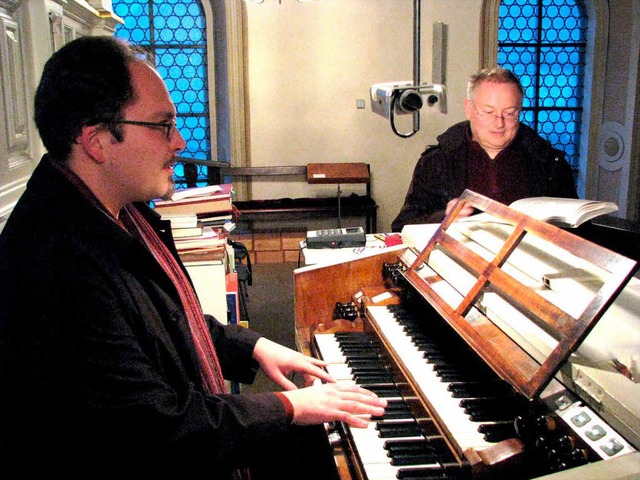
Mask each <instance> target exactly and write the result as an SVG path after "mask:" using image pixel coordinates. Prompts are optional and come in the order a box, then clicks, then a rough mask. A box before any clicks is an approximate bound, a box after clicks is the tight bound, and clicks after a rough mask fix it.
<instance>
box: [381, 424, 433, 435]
mask: <svg viewBox="0 0 640 480" xmlns="http://www.w3.org/2000/svg"><path fill="white" fill-rule="evenodd" d="M376 430H378V436H379V437H380V438H391V437H414V436H419V435H420V434H421V433H422V431H421V430H420V426H419V425H418V424H417V423H416V422H386V423H378V424H377V425H376Z"/></svg>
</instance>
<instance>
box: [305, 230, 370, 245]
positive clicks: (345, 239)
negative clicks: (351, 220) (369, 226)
mask: <svg viewBox="0 0 640 480" xmlns="http://www.w3.org/2000/svg"><path fill="white" fill-rule="evenodd" d="M366 243H367V237H366V235H365V233H364V229H363V228H362V227H347V228H329V229H324V230H311V231H308V232H307V248H354V247H364V246H365V244H366Z"/></svg>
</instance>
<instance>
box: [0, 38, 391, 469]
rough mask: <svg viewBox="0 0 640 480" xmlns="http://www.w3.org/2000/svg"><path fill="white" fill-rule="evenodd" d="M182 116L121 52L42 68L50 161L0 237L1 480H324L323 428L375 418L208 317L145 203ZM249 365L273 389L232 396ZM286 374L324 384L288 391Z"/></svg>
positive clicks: (363, 396) (249, 334) (169, 162)
mask: <svg viewBox="0 0 640 480" xmlns="http://www.w3.org/2000/svg"><path fill="white" fill-rule="evenodd" d="M175 117H176V110H175V106H174V104H173V102H172V101H171V98H170V96H169V93H168V91H167V89H166V87H165V85H164V83H163V82H162V79H161V78H160V76H159V75H158V74H157V72H156V71H155V69H154V68H153V65H152V64H150V63H149V62H148V60H146V59H145V58H144V56H143V53H142V52H141V51H139V50H137V49H135V48H133V47H130V46H129V45H127V44H125V43H124V42H120V41H118V40H116V39H114V38H111V37H84V38H80V39H78V40H75V41H73V42H71V43H69V44H67V45H66V46H64V47H62V48H61V49H60V50H59V51H58V52H56V53H55V54H54V55H53V56H52V57H51V58H50V59H49V61H48V62H47V63H46V65H45V67H44V71H43V74H42V79H41V81H40V84H39V86H38V89H37V92H36V96H35V121H36V126H37V127H38V131H39V133H40V136H41V138H42V140H43V143H44V146H45V147H46V149H47V151H48V153H47V155H45V156H44V158H43V159H42V160H41V161H40V163H39V165H38V166H37V168H36V169H35V171H34V172H33V175H32V177H31V179H30V180H29V183H28V185H27V189H26V191H25V193H24V194H23V195H22V197H21V198H20V200H19V201H18V203H17V205H16V206H15V208H14V210H13V212H12V214H11V216H10V218H9V219H8V221H7V223H6V225H5V227H4V229H3V231H2V233H1V235H0V291H1V292H2V301H0V471H2V472H4V473H5V476H7V475H8V477H10V476H11V473H10V472H14V475H15V476H19V477H36V476H38V477H39V476H42V477H46V476H51V475H62V476H64V478H87V477H96V476H97V477H100V478H102V477H105V478H107V477H113V478H120V477H122V478H132V477H137V476H139V475H140V476H141V478H154V477H159V478H170V477H172V476H175V475H176V474H178V477H177V478H190V477H193V476H196V475H204V477H210V478H215V479H238V478H247V477H246V475H247V468H250V469H251V470H250V473H251V478H252V480H261V479H264V478H278V479H294V478H296V479H297V478H309V479H318V480H319V479H322V480H330V479H332V478H334V477H332V473H333V474H335V471H332V470H331V469H327V467H329V466H330V465H331V463H333V457H332V456H331V455H330V454H329V450H328V448H327V449H326V450H322V449H321V448H320V447H328V444H327V437H326V432H325V429H324V424H325V423H326V422H333V421H343V422H346V423H348V424H350V425H351V426H354V427H366V426H367V425H368V424H369V419H370V418H371V416H377V415H382V414H383V413H384V409H385V406H386V401H385V400H383V399H380V398H378V397H377V396H376V395H374V394H373V393H371V392H370V391H368V390H364V389H362V388H359V387H357V386H355V385H343V384H338V383H336V382H334V381H333V379H332V377H330V376H329V375H328V374H327V373H326V371H325V370H324V369H323V367H324V366H325V365H324V363H323V362H321V361H320V360H317V359H314V358H311V357H307V356H305V355H302V354H301V353H299V352H296V351H294V350H291V349H289V348H286V347H284V346H281V345H278V344H276V343H274V342H271V341H269V340H268V339H266V338H264V337H262V336H261V335H259V334H258V333H256V332H253V331H251V330H249V329H247V328H242V327H240V326H237V325H222V324H221V323H220V322H218V321H217V320H216V319H214V318H212V317H211V316H208V315H205V314H203V312H202V310H201V308H200V304H199V302H198V299H197V297H196V295H195V292H194V289H193V287H192V285H191V283H190V280H189V278H188V276H187V272H186V270H185V268H184V266H183V265H182V263H181V262H180V259H179V257H178V255H177V253H176V250H175V246H174V244H173V240H172V238H171V229H170V225H169V223H168V222H167V221H163V220H161V219H160V216H159V215H158V214H157V213H156V212H154V211H153V210H152V209H151V208H149V205H148V203H147V202H148V201H149V200H152V199H154V198H157V197H161V196H165V195H168V194H169V193H171V191H172V190H173V188H174V185H173V166H174V164H175V163H176V158H177V155H178V153H179V152H180V151H181V150H182V149H183V148H184V147H185V142H184V139H183V138H182V136H181V135H180V132H179V131H178V130H176V128H175ZM258 368H262V369H263V370H264V372H265V373H266V375H267V376H268V377H269V378H270V379H271V380H273V382H274V384H275V385H277V386H278V387H279V388H280V389H282V391H278V392H273V393H271V392H265V393H256V394H230V393H228V392H227V389H226V384H225V380H230V381H236V382H242V383H250V382H252V381H253V379H254V377H255V375H256V373H257V370H258ZM294 373H297V374H302V375H304V376H305V377H308V378H309V381H311V380H313V379H314V378H315V379H316V380H321V381H322V382H318V381H316V382H314V384H313V386H306V387H303V386H301V388H298V385H297V383H304V382H302V381H300V382H297V383H296V382H294V381H292V380H293V379H292V378H290V376H291V374H294ZM322 440H324V442H325V444H323V443H322ZM323 452H325V453H323ZM323 455H326V456H327V457H329V458H327V459H326V460H327V462H326V463H322V462H321V461H320V460H321V459H323V458H324V457H323ZM330 462H331V463H330ZM334 470H335V467H334ZM116 475H117V477H116Z"/></svg>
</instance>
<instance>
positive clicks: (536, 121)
mask: <svg viewBox="0 0 640 480" xmlns="http://www.w3.org/2000/svg"><path fill="white" fill-rule="evenodd" d="M587 25H588V17H587V14H586V9H585V6H584V4H583V2H582V1H581V0H502V1H501V2H500V15H499V30H498V59H497V60H498V62H497V63H498V65H500V66H502V67H505V68H508V69H510V70H512V71H513V72H514V73H515V74H516V75H518V77H519V78H520V79H521V81H522V84H523V87H524V89H525V98H524V105H523V114H522V121H523V122H524V123H526V124H527V125H529V126H531V127H532V128H534V129H535V130H536V131H538V133H540V135H541V136H543V137H545V138H547V139H548V140H549V141H550V142H551V144H552V145H554V146H555V147H556V148H558V149H560V150H563V151H564V152H566V154H567V160H568V161H569V163H570V164H571V166H572V167H573V168H574V169H576V170H577V169H578V167H579V165H580V158H579V156H580V134H581V130H582V124H581V118H582V108H583V99H584V76H585V61H586V60H585V55H586V39H587Z"/></svg>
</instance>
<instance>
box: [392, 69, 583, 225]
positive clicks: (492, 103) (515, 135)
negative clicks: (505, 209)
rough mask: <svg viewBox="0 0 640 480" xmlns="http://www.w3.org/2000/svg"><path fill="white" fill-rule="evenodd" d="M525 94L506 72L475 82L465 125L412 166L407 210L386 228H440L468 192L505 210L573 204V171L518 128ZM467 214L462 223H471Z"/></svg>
mask: <svg viewBox="0 0 640 480" xmlns="http://www.w3.org/2000/svg"><path fill="white" fill-rule="evenodd" d="M523 96H524V90H523V88H522V85H521V84H520V80H519V79H518V78H517V77H516V76H515V75H514V74H513V73H512V72H511V71H509V70H507V69H504V68H501V67H496V68H493V69H487V70H482V71H480V72H479V73H477V74H475V75H472V76H471V78H470V79H469V82H468V84H467V97H466V98H465V99H464V109H465V113H466V116H467V121H464V122H461V123H458V124H456V125H453V126H452V127H450V128H449V129H448V130H447V131H445V132H444V133H443V134H441V135H439V136H438V138H437V140H438V144H437V145H435V146H429V147H428V148H427V149H426V150H425V151H424V153H423V154H422V156H421V157H420V159H419V160H418V163H417V164H416V167H415V169H414V172H413V178H412V180H411V184H410V185H409V189H408V192H407V195H406V197H405V201H404V205H403V206H402V208H401V209H400V213H398V216H397V217H396V218H395V219H394V221H393V222H392V224H391V229H392V230H393V231H394V232H399V231H401V230H402V227H404V226H405V225H408V224H422V223H439V222H441V221H442V220H443V219H444V217H445V215H446V214H447V213H448V212H449V209H450V208H451V207H452V205H453V204H454V202H455V201H456V199H457V197H459V196H460V194H461V193H462V192H463V191H464V190H465V189H467V188H468V189H470V190H473V191H475V192H477V193H480V194H482V195H485V196H487V197H489V198H492V199H493V200H496V201H498V202H501V203H504V204H507V205H508V204H510V203H511V202H513V201H515V200H519V199H521V198H526V197H538V196H550V197H570V198H577V192H576V188H575V181H574V176H573V172H572V170H571V167H570V166H569V164H568V163H567V161H566V160H565V156H564V153H563V152H562V151H560V150H557V149H554V148H553V147H552V146H551V144H550V143H549V142H548V141H546V140H544V139H543V138H541V137H540V136H539V135H538V134H537V133H536V132H535V131H534V130H533V129H531V128H530V127H528V126H527V125H522V124H521V123H520V121H519V117H520V111H521V109H522V99H523ZM472 213H473V211H472V209H471V208H465V209H463V210H462V211H461V212H460V215H470V214H472Z"/></svg>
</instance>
